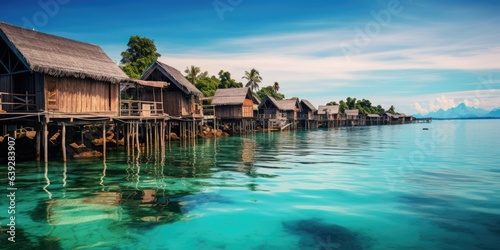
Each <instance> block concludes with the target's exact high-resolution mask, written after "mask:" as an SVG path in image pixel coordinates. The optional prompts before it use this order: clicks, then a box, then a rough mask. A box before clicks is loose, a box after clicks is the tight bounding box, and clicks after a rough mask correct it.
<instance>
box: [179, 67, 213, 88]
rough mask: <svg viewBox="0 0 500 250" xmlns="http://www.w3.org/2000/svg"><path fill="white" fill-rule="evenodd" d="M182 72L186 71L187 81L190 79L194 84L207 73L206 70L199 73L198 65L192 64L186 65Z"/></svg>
mask: <svg viewBox="0 0 500 250" xmlns="http://www.w3.org/2000/svg"><path fill="white" fill-rule="evenodd" d="M184 73H186V79H188V81H190V82H191V83H192V84H194V85H196V83H197V82H198V80H199V79H200V78H202V77H204V76H206V75H207V74H208V72H204V73H201V70H200V67H195V66H194V65H191V67H186V70H184Z"/></svg>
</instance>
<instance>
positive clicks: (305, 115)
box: [299, 99, 318, 121]
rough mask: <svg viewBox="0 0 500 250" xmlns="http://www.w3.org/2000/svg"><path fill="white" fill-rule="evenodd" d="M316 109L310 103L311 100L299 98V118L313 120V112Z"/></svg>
mask: <svg viewBox="0 0 500 250" xmlns="http://www.w3.org/2000/svg"><path fill="white" fill-rule="evenodd" d="M317 111H318V110H317V109H316V107H314V105H312V103H311V102H309V101H308V100H305V99H302V100H300V113H299V120H304V121H310V120H314V119H315V117H314V114H315V113H316V112H317Z"/></svg>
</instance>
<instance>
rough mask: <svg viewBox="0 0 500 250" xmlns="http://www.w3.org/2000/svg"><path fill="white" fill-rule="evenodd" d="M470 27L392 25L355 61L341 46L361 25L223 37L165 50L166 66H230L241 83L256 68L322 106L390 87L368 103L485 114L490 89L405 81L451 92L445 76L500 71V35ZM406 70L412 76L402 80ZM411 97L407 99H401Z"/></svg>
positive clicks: (214, 69)
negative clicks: (340, 93)
mask: <svg viewBox="0 0 500 250" xmlns="http://www.w3.org/2000/svg"><path fill="white" fill-rule="evenodd" d="M463 25H464V23H459V22H449V23H435V24H433V25H430V26H426V27H419V26H408V25H398V24H397V23H396V22H393V23H391V24H390V25H389V26H388V27H387V28H386V29H385V30H384V31H383V32H381V33H380V34H378V35H377V36H376V37H373V38H372V39H371V42H370V44H369V46H367V47H366V48H363V49H362V50H361V52H360V53H359V54H356V55H354V56H352V58H351V60H350V61H349V60H347V59H346V57H345V56H344V55H343V53H342V51H341V50H340V48H339V44H341V43H353V37H354V35H355V31H354V28H341V29H329V30H315V31H303V32H296V33H283V34H272V35H261V36H254V37H243V38H235V39H223V40H219V41H216V42H214V43H212V44H208V45H206V46H204V47H197V48H192V49H186V48H185V47H184V46H181V45H179V48H182V49H179V50H176V49H172V48H173V47H170V48H165V49H163V51H162V50H161V51H159V52H160V53H161V54H162V55H163V56H162V58H161V59H160V60H161V61H163V62H165V63H167V64H169V65H172V66H174V67H176V68H177V69H179V70H181V71H183V70H184V69H185V68H186V67H187V66H189V65H196V66H199V67H200V68H201V69H202V70H204V71H205V70H207V71H209V73H210V74H212V75H216V74H217V73H218V71H219V70H221V69H223V70H227V71H229V72H231V74H232V76H233V78H235V79H236V80H239V81H241V80H242V79H241V77H242V76H243V74H244V72H245V71H246V70H250V69H251V68H257V69H258V70H259V71H260V73H261V75H262V76H263V78H264V81H263V84H261V85H262V86H268V85H271V84H272V83H273V82H274V81H277V82H279V83H280V85H282V92H283V93H284V94H285V95H286V96H299V97H300V98H306V99H309V100H310V101H311V102H312V103H313V104H314V105H316V106H317V105H319V104H324V103H326V102H329V101H331V100H335V99H334V98H335V97H336V92H337V91H336V90H338V89H343V90H347V89H349V88H350V90H349V91H352V94H351V96H356V95H357V91H358V90H359V88H362V87H363V86H362V85H363V84H369V83H371V84H373V83H375V84H388V85H390V87H388V88H391V90H393V91H392V93H393V95H394V96H383V95H385V93H383V92H384V90H383V89H381V90H380V91H379V92H376V93H375V92H374V93H373V96H366V98H369V99H370V100H372V101H373V103H381V104H383V103H390V104H394V105H395V106H396V107H397V108H401V109H402V112H407V113H412V112H413V113H416V112H431V111H436V110H438V109H440V108H443V109H448V108H451V107H454V106H456V105H457V104H459V103H461V102H465V103H466V104H467V105H474V106H475V107H482V108H486V109H488V108H490V107H498V106H500V102H499V101H498V99H497V98H494V96H492V93H491V90H489V89H485V88H484V89H480V90H477V91H475V90H469V91H462V92H450V91H448V92H447V93H438V94H428V95H415V96H409V95H408V92H410V91H412V89H411V88H410V87H408V86H402V85H401V84H400V83H401V81H406V82H411V83H412V84H414V85H415V86H416V87H418V85H419V82H421V84H420V85H429V83H432V82H440V83H443V84H448V85H447V86H448V87H447V88H446V89H450V88H451V89H452V88H453V87H454V83H453V82H449V83H446V77H447V76H446V75H445V74H442V73H441V72H443V71H448V72H449V71H450V70H459V71H465V72H484V71H489V72H492V73H497V72H500V60H498V58H500V45H499V44H498V41H500V32H491V30H488V29H487V28H484V29H483V28H482V26H480V25H476V26H474V25H471V26H468V27H476V28H475V29H466V30H464V28H463V27H464V26H463ZM443 30H445V31H447V32H443ZM486 31H487V32H486ZM450 34H454V35H450ZM179 51H182V52H179ZM403 71H404V72H410V73H407V75H404V76H402V75H401V72H403ZM363 82H365V83H363ZM484 83H485V84H483V85H482V86H487V85H490V86H492V85H494V84H497V83H498V80H497V79H493V78H488V79H487V80H486V81H485V82H484ZM476 84H477V83H476ZM486 84H487V85H486ZM471 86H472V85H471ZM493 87H495V86H493ZM471 88H473V87H471ZM429 91H432V87H431V88H429ZM345 92H346V91H344V93H345ZM404 92H406V94H405V97H401V98H400V97H398V96H397V95H396V94H394V93H404ZM330 93H331V94H330ZM465 93H466V95H467V96H466V95H465ZM327 94H328V96H327ZM496 94H497V95H498V91H496ZM341 98H344V97H341ZM475 99H477V101H476V100H475ZM377 100H378V101H377Z"/></svg>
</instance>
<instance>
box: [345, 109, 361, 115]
mask: <svg viewBox="0 0 500 250" xmlns="http://www.w3.org/2000/svg"><path fill="white" fill-rule="evenodd" d="M344 113H345V115H349V116H358V115H359V109H349V110H345V111H344Z"/></svg>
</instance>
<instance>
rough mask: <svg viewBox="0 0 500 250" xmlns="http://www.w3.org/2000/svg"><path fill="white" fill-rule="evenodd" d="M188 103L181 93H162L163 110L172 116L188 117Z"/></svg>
mask: <svg viewBox="0 0 500 250" xmlns="http://www.w3.org/2000/svg"><path fill="white" fill-rule="evenodd" d="M187 107H188V102H187V100H186V98H185V97H184V94H183V93H182V92H163V109H164V110H165V113H167V114H169V115H174V116H187V115H188V110H187Z"/></svg>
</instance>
